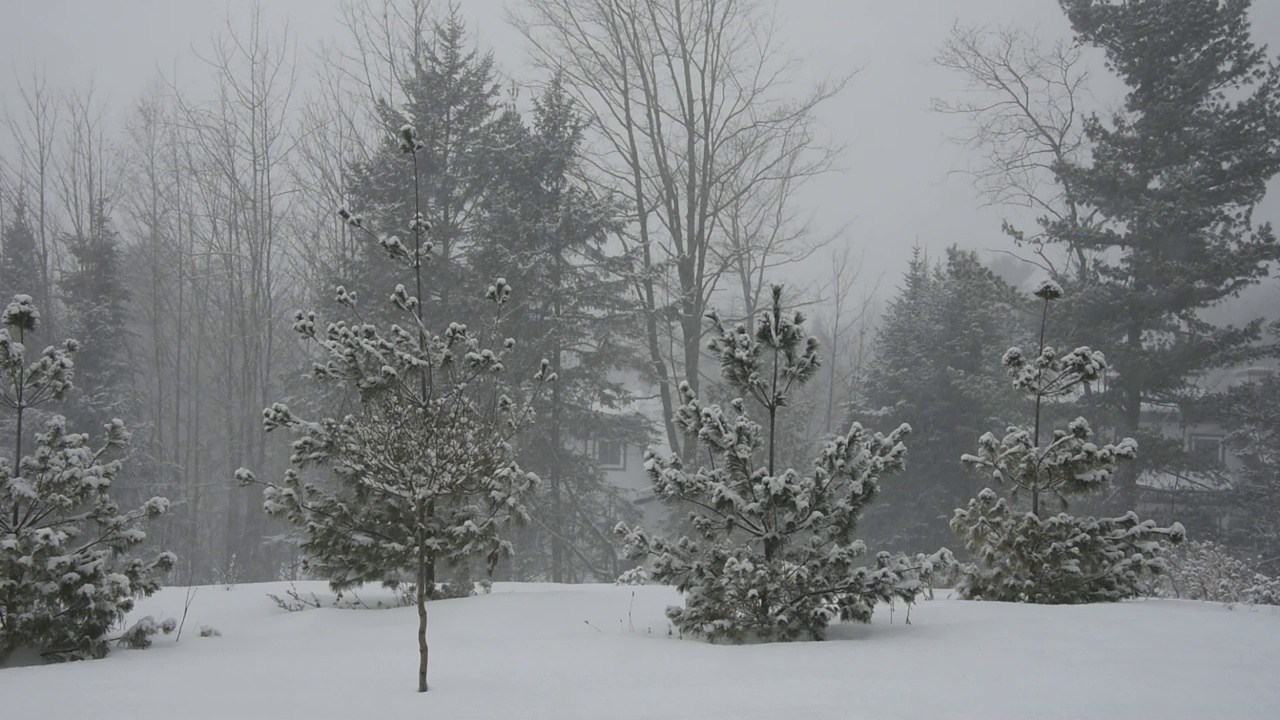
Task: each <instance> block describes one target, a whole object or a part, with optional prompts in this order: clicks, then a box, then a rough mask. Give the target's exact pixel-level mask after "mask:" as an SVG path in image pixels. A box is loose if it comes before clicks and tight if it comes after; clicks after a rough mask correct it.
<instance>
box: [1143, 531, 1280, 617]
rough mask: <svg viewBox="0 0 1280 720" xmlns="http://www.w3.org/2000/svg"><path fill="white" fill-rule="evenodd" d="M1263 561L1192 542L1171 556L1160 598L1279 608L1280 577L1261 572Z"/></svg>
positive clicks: (1206, 544) (1160, 590)
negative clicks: (1274, 606)
mask: <svg viewBox="0 0 1280 720" xmlns="http://www.w3.org/2000/svg"><path fill="white" fill-rule="evenodd" d="M1260 559H1261V558H1254V559H1252V560H1245V559H1243V558H1240V557H1237V556H1235V555H1233V554H1232V553H1230V552H1228V551H1227V549H1226V548H1225V547H1223V546H1221V545H1218V544H1215V543H1212V542H1190V543H1186V544H1185V545H1183V546H1182V547H1181V548H1179V549H1178V551H1177V552H1174V553H1170V556H1169V569H1168V572H1167V573H1166V577H1165V578H1164V581H1165V582H1163V583H1161V585H1160V586H1159V591H1158V593H1157V594H1160V595H1165V596H1168V597H1177V598H1186V599H1188V600H1207V601H1209V602H1220V603H1227V604H1230V605H1235V604H1244V605H1280V577H1272V576H1270V575H1267V574H1265V573H1263V572H1261V571H1260V569H1259V567H1258V561H1259V560H1260Z"/></svg>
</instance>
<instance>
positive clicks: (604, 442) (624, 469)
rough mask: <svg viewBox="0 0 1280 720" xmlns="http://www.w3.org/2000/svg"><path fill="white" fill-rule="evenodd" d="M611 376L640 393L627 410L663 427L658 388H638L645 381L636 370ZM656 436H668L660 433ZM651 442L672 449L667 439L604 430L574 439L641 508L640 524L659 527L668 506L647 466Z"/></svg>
mask: <svg viewBox="0 0 1280 720" xmlns="http://www.w3.org/2000/svg"><path fill="white" fill-rule="evenodd" d="M610 380H612V381H614V382H620V383H623V384H625V385H627V386H628V387H630V388H632V389H633V390H636V392H637V395H639V396H640V397H639V398H637V399H636V400H634V401H633V402H632V404H631V406H630V407H628V408H627V411H626V412H628V413H639V414H640V415H642V416H643V417H644V418H646V419H647V420H648V421H649V422H650V423H651V424H652V426H653V427H655V428H661V427H662V401H661V400H660V399H658V397H657V390H656V389H651V390H652V392H647V391H646V390H643V389H639V388H643V387H644V383H643V382H642V381H641V379H640V376H639V374H638V373H635V372H625V373H622V372H620V373H617V374H615V375H614V376H612V377H611V378H610ZM656 437H665V436H663V435H661V434H659V435H657V436H655V438H656ZM651 446H652V447H653V448H654V449H655V451H657V452H659V453H667V452H670V449H669V448H668V447H667V443H666V442H665V441H658V440H657V439H654V440H652V441H650V442H638V441H636V440H634V439H630V440H629V439H627V438H618V437H610V436H608V435H603V434H602V435H599V436H596V437H590V438H579V439H577V440H574V441H573V449H574V450H576V451H577V452H580V453H583V454H586V455H589V456H590V457H592V458H594V459H595V460H596V462H597V463H599V464H600V467H601V469H602V470H604V474H605V481H606V482H608V483H609V484H610V485H611V486H612V487H614V488H616V489H617V490H619V491H620V492H621V495H622V496H623V497H624V498H626V499H627V500H628V501H629V502H631V503H632V504H633V505H634V506H635V507H636V509H638V510H639V511H640V514H641V519H640V524H641V526H643V527H646V528H652V529H657V528H661V527H662V526H663V525H664V524H665V521H666V518H667V515H668V508H667V506H666V505H664V504H663V503H662V502H660V501H658V499H657V498H656V497H655V496H654V494H653V484H652V483H651V482H650V481H649V476H648V474H647V473H646V472H645V469H644V454H645V451H646V450H647V449H648V448H649V447H651Z"/></svg>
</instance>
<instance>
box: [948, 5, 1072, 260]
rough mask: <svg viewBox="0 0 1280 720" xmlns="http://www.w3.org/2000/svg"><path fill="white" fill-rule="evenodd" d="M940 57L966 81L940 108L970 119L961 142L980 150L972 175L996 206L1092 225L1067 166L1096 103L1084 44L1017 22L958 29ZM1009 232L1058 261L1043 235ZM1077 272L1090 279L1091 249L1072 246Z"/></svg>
mask: <svg viewBox="0 0 1280 720" xmlns="http://www.w3.org/2000/svg"><path fill="white" fill-rule="evenodd" d="M934 62H935V63H936V64H937V65H939V66H941V67H944V68H947V69H949V70H953V71H955V72H957V73H959V74H960V75H962V76H963V77H964V78H965V80H966V92H965V93H964V95H963V96H961V97H959V98H957V99H935V100H934V101H933V109H934V110H935V111H937V112H941V113H946V114H950V115H957V116H960V117H963V118H964V119H965V120H967V121H968V123H969V124H968V127H967V129H966V131H965V133H964V134H962V135H960V136H958V137H957V138H956V140H957V141H959V142H961V143H963V144H964V145H966V146H967V147H969V148H971V149H973V150H975V151H976V152H977V153H978V157H979V160H978V162H977V164H976V165H975V166H973V167H972V168H970V169H969V170H968V171H967V172H968V174H969V175H971V176H972V177H973V180H974V185H975V187H976V188H977V189H978V190H979V192H981V193H982V194H983V195H984V196H985V197H986V198H987V200H988V201H989V202H990V203H991V204H992V205H1014V206H1021V207H1026V208H1030V209H1031V210H1032V211H1033V212H1035V213H1036V214H1037V215H1039V216H1044V217H1049V218H1052V219H1053V220H1055V221H1059V222H1068V223H1070V224H1071V225H1072V226H1081V225H1087V224H1089V223H1091V222H1092V221H1093V213H1092V211H1086V210H1084V209H1083V208H1081V207H1079V205H1078V204H1077V203H1076V202H1075V201H1074V200H1073V199H1072V198H1073V194H1072V193H1071V192H1070V185H1069V180H1068V179H1067V178H1066V177H1064V176H1063V174H1062V172H1061V169H1062V167H1063V166H1064V164H1065V163H1069V162H1078V161H1079V160H1080V159H1081V158H1082V157H1083V156H1084V154H1085V152H1086V151H1087V147H1086V138H1085V135H1084V105H1085V104H1086V102H1087V101H1088V100H1089V94H1088V83H1089V73H1088V71H1087V70H1086V68H1085V63H1084V62H1082V58H1081V54H1080V48H1079V47H1078V46H1076V45H1074V44H1072V43H1069V42H1067V41H1062V40H1060V41H1058V42H1054V43H1047V42H1045V41H1044V40H1042V39H1041V38H1040V37H1039V36H1037V35H1036V34H1035V33H1032V32H1027V31H1023V30H1019V29H1015V28H1009V27H1005V28H998V29H990V28H979V27H972V26H965V25H956V26H955V27H954V28H952V30H951V35H950V36H949V37H948V38H947V40H946V42H945V43H943V45H942V48H941V49H940V50H939V52H938V55H937V56H936V57H935V58H934ZM1005 231H1006V232H1007V233H1009V234H1010V235H1012V236H1013V237H1014V239H1015V240H1018V241H1019V242H1026V243H1028V244H1030V245H1031V246H1032V247H1033V248H1034V250H1035V252H1036V254H1037V255H1039V256H1040V258H1041V260H1042V261H1043V262H1044V263H1046V264H1048V265H1049V266H1050V267H1053V266H1054V265H1055V263H1060V262H1063V261H1062V260H1060V259H1055V258H1050V257H1048V256H1047V255H1046V253H1045V248H1044V243H1043V242H1042V239H1041V238H1040V237H1039V236H1038V235H1026V234H1025V233H1024V231H1022V230H1019V229H1016V228H1014V227H1013V226H1012V225H1011V224H1010V223H1009V222H1008V221H1006V222H1005ZM1065 262H1066V263H1067V267H1064V268H1061V269H1060V271H1062V272H1070V271H1071V270H1072V269H1073V268H1074V271H1075V272H1076V274H1078V275H1079V276H1080V277H1081V278H1084V277H1085V275H1086V272H1087V269H1088V254H1087V252H1086V250H1085V248H1083V247H1081V246H1080V245H1078V244H1072V245H1071V247H1069V248H1068V252H1067V256H1066V258H1065Z"/></svg>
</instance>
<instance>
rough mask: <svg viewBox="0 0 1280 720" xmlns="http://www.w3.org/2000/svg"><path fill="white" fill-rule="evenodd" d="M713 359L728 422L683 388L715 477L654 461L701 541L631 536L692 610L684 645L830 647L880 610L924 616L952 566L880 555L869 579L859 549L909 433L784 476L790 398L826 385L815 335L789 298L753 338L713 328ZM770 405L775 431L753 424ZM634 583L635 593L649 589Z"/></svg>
mask: <svg viewBox="0 0 1280 720" xmlns="http://www.w3.org/2000/svg"><path fill="white" fill-rule="evenodd" d="M709 317H710V319H711V321H712V324H713V326H714V337H713V339H712V341H711V344H710V349H711V350H712V351H713V352H715V353H716V354H717V355H718V356H719V357H720V361H721V366H722V369H723V374H724V377H725V379H726V380H727V381H728V382H729V383H730V384H731V385H732V386H733V387H734V388H735V389H736V390H737V391H738V392H740V393H741V396H740V397H739V398H738V399H735V400H734V401H732V403H730V407H729V409H728V412H726V411H725V410H724V409H722V408H720V407H719V406H715V405H710V406H704V405H702V404H701V403H700V402H699V401H698V398H697V397H696V396H695V395H694V393H693V392H692V391H691V390H690V389H689V386H688V385H687V384H686V385H683V386H682V387H681V393H682V396H683V404H682V405H681V406H680V408H679V410H678V411H677V413H678V414H677V417H676V422H677V425H678V426H679V427H680V429H681V430H682V431H683V432H684V433H686V434H688V435H690V436H693V437H696V438H697V440H698V442H699V444H700V445H701V446H702V447H703V448H704V449H705V457H706V458H707V459H708V464H707V465H704V466H703V467H700V468H698V469H697V470H696V471H692V472H691V471H688V470H686V469H685V467H684V464H683V463H682V462H681V460H680V458H679V457H671V458H668V459H663V458H659V457H658V456H657V455H656V454H655V453H654V452H653V451H652V450H650V451H649V452H647V453H646V458H645V469H646V471H647V473H648V475H649V478H650V480H651V481H652V482H653V487H654V491H655V493H656V494H657V495H658V496H659V497H661V498H663V499H665V500H668V501H672V502H678V503H682V504H683V505H684V506H686V507H688V508H689V509H690V515H689V523H690V526H691V527H692V528H694V531H695V535H696V537H692V538H691V537H681V538H680V539H679V540H669V539H666V538H661V537H654V536H651V535H650V534H649V533H648V532H646V531H645V530H643V529H641V528H631V527H627V526H626V525H623V524H620V525H619V526H618V528H617V532H618V533H619V534H620V535H622V536H623V537H624V538H625V540H626V550H627V554H628V556H629V557H630V558H631V559H633V560H640V559H649V560H652V567H651V569H650V570H649V571H648V575H649V576H650V577H652V579H653V580H654V581H656V582H660V583H667V584H672V585H675V586H676V588H677V589H678V590H679V591H680V592H681V593H683V595H684V599H685V605H684V607H674V606H673V607H670V608H668V609H667V616H668V617H669V618H670V619H671V621H672V623H673V624H674V625H675V627H676V628H677V629H678V630H679V631H680V632H681V633H682V634H683V633H689V634H692V635H699V636H704V637H707V638H709V639H711V640H720V639H725V640H730V641H742V640H744V639H748V638H758V639H763V640H792V639H795V638H798V637H800V636H802V635H806V636H809V637H811V638H814V639H821V638H822V636H823V634H824V631H825V629H826V627H827V625H828V624H829V623H830V622H832V621H833V620H842V621H850V620H852V621H858V622H869V621H870V619H871V614H872V611H873V609H874V608H875V605H876V603H877V602H881V601H892V600H895V599H896V600H902V601H904V602H906V603H911V602H914V601H915V600H916V599H917V597H918V596H919V595H920V594H921V592H923V591H924V589H925V585H924V583H923V582H922V577H925V576H927V575H928V573H929V572H930V571H931V570H932V569H933V567H935V565H939V564H945V563H947V562H949V561H950V554H949V553H947V552H946V551H945V550H943V551H939V552H938V553H935V554H934V555H933V556H931V557H924V556H916V557H913V558H909V557H906V556H901V555H898V556H891V555H889V554H887V553H880V554H879V555H878V556H876V558H875V562H874V564H872V565H871V566H869V567H860V566H858V565H857V564H856V563H857V560H858V558H859V557H860V556H862V555H863V554H864V553H865V552H866V548H865V547H864V545H863V543H862V542H861V541H859V540H856V539H855V538H854V532H855V530H856V528H857V522H858V517H859V515H860V514H861V512H862V510H863V509H864V508H865V507H866V506H867V504H868V503H870V502H871V501H872V500H874V499H875V497H876V493H877V492H878V490H879V481H880V478H882V477H884V476H887V475H891V474H893V473H895V472H898V471H900V470H901V469H902V468H903V466H904V462H905V456H906V447H905V446H904V445H903V443H902V439H903V438H904V437H906V435H907V433H908V432H909V431H910V428H909V427H907V426H906V425H903V426H901V427H899V428H898V429H897V430H895V431H893V432H892V433H890V434H889V435H888V436H885V435H881V434H879V433H871V432H869V431H867V430H865V429H863V428H862V426H861V425H858V424H854V426H853V427H852V428H851V429H850V430H849V432H848V433H846V434H844V435H840V436H837V437H835V438H833V439H832V440H830V441H829V442H827V443H826V444H825V446H824V447H823V448H822V450H821V452H820V453H819V455H818V457H817V459H816V460H815V461H814V463H813V467H812V468H811V469H810V470H809V472H808V473H801V472H798V471H796V470H793V469H789V468H788V469H780V468H775V466H774V450H775V447H774V444H773V442H772V435H773V434H772V425H773V423H774V422H775V421H776V420H777V419H778V415H779V412H780V411H781V410H782V409H783V408H784V407H785V406H786V398H787V392H788V391H789V390H790V389H791V388H793V387H796V386H798V385H801V384H803V383H805V382H806V381H808V380H809V379H810V378H812V377H813V375H814V373H815V371H816V370H817V368H818V363H819V358H818V343H817V340H816V339H814V338H813V337H811V336H808V335H806V334H805V332H804V326H803V322H804V317H803V315H802V314H800V313H795V314H790V313H788V312H787V311H785V310H784V309H783V306H782V288H781V287H780V286H775V287H774V288H773V292H772V303H771V305H770V307H769V308H768V309H767V310H765V311H764V312H763V313H762V314H761V315H760V317H759V318H758V321H757V324H756V328H755V332H754V335H753V334H752V333H751V332H750V331H748V329H747V328H746V327H745V326H744V325H741V324H740V325H737V326H736V327H733V328H728V327H725V326H724V324H723V323H722V322H721V320H720V319H719V317H718V316H717V315H715V314H714V313H712V314H711V315H710V316H709ZM747 399H750V400H751V401H752V402H756V403H759V404H760V405H761V407H763V408H764V410H765V412H766V413H767V416H768V418H769V423H770V426H769V427H767V428H766V427H762V426H761V425H760V424H758V423H756V422H754V421H752V420H751V418H750V417H749V415H748V413H747V408H746V402H747ZM640 577H641V574H640V573H638V572H636V573H630V574H628V575H627V576H626V577H625V578H622V579H620V581H622V582H636V581H637V580H639V579H640Z"/></svg>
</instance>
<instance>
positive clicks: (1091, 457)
mask: <svg viewBox="0 0 1280 720" xmlns="http://www.w3.org/2000/svg"><path fill="white" fill-rule="evenodd" d="M1035 296H1036V297H1038V298H1040V299H1041V300H1042V301H1043V309H1042V314H1041V322H1040V339H1039V348H1038V350H1037V352H1036V356H1035V357H1034V358H1028V357H1027V356H1026V355H1024V354H1023V352H1022V350H1021V349H1019V348H1016V347H1015V348H1010V349H1009V351H1008V352H1006V353H1005V355H1004V360H1003V362H1004V365H1005V367H1006V368H1007V369H1008V372H1009V375H1010V377H1012V378H1013V386H1014V388H1015V389H1017V390H1019V391H1021V392H1023V393H1024V394H1026V395H1027V396H1028V397H1030V398H1031V399H1032V400H1033V401H1034V403H1035V413H1034V423H1033V425H1032V426H1031V427H1029V428H1028V427H1017V426H1015V427H1010V428H1008V430H1007V431H1006V432H1005V435H1004V437H1001V438H998V437H996V436H995V435H994V434H993V433H989V432H988V433H986V434H984V435H983V436H982V437H981V438H979V439H978V452H977V454H976V455H968V454H966V455H964V456H963V457H962V458H961V460H962V462H963V463H964V465H965V466H966V467H969V468H971V469H974V470H976V471H979V472H982V473H984V474H989V476H990V477H991V478H992V479H994V480H995V481H996V482H997V483H999V484H1001V485H1007V486H1009V487H1010V489H1011V493H1010V497H1008V498H1003V497H1000V496H998V495H997V494H996V492H995V491H994V490H992V489H991V488H985V489H983V490H982V492H980V493H979V494H978V497H976V498H974V499H972V500H970V501H969V504H968V506H967V507H965V508H961V509H957V510H956V511H955V516H954V517H953V518H952V520H951V528H952V530H954V531H955V532H956V533H957V534H959V535H960V536H961V537H962V538H963V539H964V542H965V547H966V548H967V549H968V550H969V551H971V552H972V553H973V554H974V556H975V557H976V562H975V563H974V564H972V565H967V566H965V567H964V569H963V572H962V574H961V580H960V583H959V586H958V589H959V591H960V593H961V595H962V596H963V597H965V598H968V599H984V600H1003V601H1011V602H1034V603H1049V604H1060V603H1087V602H1104V601H1113V600H1123V599H1125V598H1129V597H1134V596H1135V595H1137V594H1138V593H1139V592H1140V591H1141V588H1142V585H1141V581H1142V580H1143V579H1144V577H1145V576H1147V575H1148V574H1150V573H1159V572H1161V571H1162V570H1163V569H1164V566H1165V565H1164V559H1163V558H1162V555H1163V552H1164V549H1165V544H1166V542H1181V541H1182V539H1183V537H1184V535H1185V531H1184V530H1183V527H1182V525H1181V524H1178V523H1174V524H1173V525H1172V526H1170V527H1158V526H1157V525H1156V524H1155V523H1154V522H1153V521H1151V520H1146V521H1141V520H1139V519H1138V515H1137V513H1135V512H1133V511H1132V510H1130V511H1128V512H1126V513H1125V514H1124V515H1122V516H1120V517H1114V518H1093V517H1074V516H1072V515H1069V514H1067V513H1066V512H1065V510H1066V507H1067V499H1068V498H1069V497H1071V496H1073V495H1084V494H1088V493H1095V492H1098V491H1100V490H1102V489H1103V488H1105V487H1106V486H1107V484H1108V483H1109V482H1110V481H1111V479H1112V477H1113V476H1114V475H1115V472H1116V468H1117V466H1118V465H1119V464H1120V463H1122V462H1126V461H1131V460H1133V458H1134V457H1135V456H1136V454H1137V449H1138V446H1137V443H1135V442H1134V440H1133V439H1132V438H1124V439H1122V440H1120V441H1119V442H1118V443H1115V444H1106V445H1102V446H1099V445H1097V444H1096V443H1094V441H1093V430H1092V428H1090V427H1089V423H1088V422H1087V421H1086V420H1085V419H1084V418H1082V417H1080V418H1076V419H1075V420H1073V421H1071V422H1070V423H1068V424H1067V427H1066V429H1059V430H1054V431H1053V432H1052V433H1051V434H1050V435H1049V437H1048V442H1047V443H1046V444H1044V445H1041V435H1042V428H1041V416H1042V414H1043V413H1044V412H1045V409H1046V408H1045V405H1046V403H1052V402H1055V401H1063V400H1070V399H1072V398H1074V397H1075V396H1076V395H1077V394H1079V393H1080V392H1081V391H1082V389H1083V386H1084V385H1086V384H1087V383H1091V382H1094V381H1096V380H1098V379H1099V378H1100V377H1102V374H1103V372H1104V371H1105V370H1106V369H1107V362H1106V358H1105V357H1103V355H1102V353H1100V352H1097V351H1095V350H1091V349H1090V348H1087V347H1080V348H1076V349H1075V350H1073V351H1071V352H1069V353H1066V354H1059V352H1058V351H1057V350H1056V349H1055V348H1053V347H1051V346H1046V345H1045V330H1046V328H1047V326H1048V319H1049V306H1050V304H1051V303H1052V302H1053V301H1054V300H1056V299H1058V298H1060V297H1062V288H1061V287H1060V286H1059V285H1057V283H1055V282H1053V281H1045V282H1043V283H1041V285H1040V287H1039V288H1037V289H1036V291H1035ZM1022 494H1025V495H1027V496H1029V498H1028V499H1029V506H1030V507H1029V511H1026V510H1017V509H1015V508H1013V507H1012V506H1011V501H1013V500H1015V499H1016V498H1017V497H1018V496H1019V495H1022ZM1050 500H1056V501H1058V503H1060V505H1061V507H1062V509H1063V511H1062V512H1059V513H1057V514H1056V515H1052V514H1045V513H1044V510H1043V508H1044V505H1045V503H1046V502H1048V501H1050Z"/></svg>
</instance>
